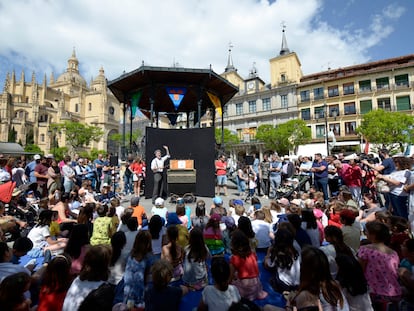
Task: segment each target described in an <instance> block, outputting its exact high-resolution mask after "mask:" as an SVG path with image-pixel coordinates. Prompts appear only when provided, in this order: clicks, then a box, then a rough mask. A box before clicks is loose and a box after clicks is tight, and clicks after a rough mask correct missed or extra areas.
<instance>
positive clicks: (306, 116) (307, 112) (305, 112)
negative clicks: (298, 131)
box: [300, 108, 311, 120]
mask: <svg viewBox="0 0 414 311" xmlns="http://www.w3.org/2000/svg"><path fill="white" fill-rule="evenodd" d="M300 112H301V114H302V120H310V119H311V115H310V108H306V109H302V110H301V111H300Z"/></svg>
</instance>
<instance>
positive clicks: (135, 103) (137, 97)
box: [131, 91, 142, 119]
mask: <svg viewBox="0 0 414 311" xmlns="http://www.w3.org/2000/svg"><path fill="white" fill-rule="evenodd" d="M141 95H142V91H138V92H136V93H134V94H132V96H131V118H132V119H133V118H134V117H135V115H136V113H137V110H138V105H139V101H140V100H141Z"/></svg>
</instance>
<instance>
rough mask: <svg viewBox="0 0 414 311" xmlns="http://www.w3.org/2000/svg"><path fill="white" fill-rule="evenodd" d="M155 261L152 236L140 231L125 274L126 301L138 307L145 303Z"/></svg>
mask: <svg viewBox="0 0 414 311" xmlns="http://www.w3.org/2000/svg"><path fill="white" fill-rule="evenodd" d="M154 261H155V258H154V255H153V254H152V246H151V234H150V233H149V232H148V231H139V232H138V234H137V236H136V237H135V242H134V245H133V247H132V250H131V254H130V256H128V259H127V264H126V267H125V274H124V282H125V285H124V301H125V302H128V301H133V303H134V306H136V307H138V306H141V305H142V304H143V303H144V289H145V285H146V284H147V283H148V281H149V280H150V277H151V273H150V272H151V266H152V265H153V263H154Z"/></svg>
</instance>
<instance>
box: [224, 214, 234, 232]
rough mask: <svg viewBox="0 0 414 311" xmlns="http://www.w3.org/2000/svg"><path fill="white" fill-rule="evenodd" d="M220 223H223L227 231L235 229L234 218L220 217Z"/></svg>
mask: <svg viewBox="0 0 414 311" xmlns="http://www.w3.org/2000/svg"><path fill="white" fill-rule="evenodd" d="M221 221H222V222H224V224H225V225H226V228H227V229H232V228H234V227H236V222H235V221H234V218H233V217H231V216H223V217H221Z"/></svg>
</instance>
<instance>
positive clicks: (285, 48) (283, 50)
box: [279, 22, 290, 55]
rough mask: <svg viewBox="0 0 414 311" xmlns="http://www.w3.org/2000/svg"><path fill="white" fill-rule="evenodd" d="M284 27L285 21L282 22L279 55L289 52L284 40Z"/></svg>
mask: <svg viewBox="0 0 414 311" xmlns="http://www.w3.org/2000/svg"><path fill="white" fill-rule="evenodd" d="M285 28H286V25H285V22H282V46H281V48H280V53H279V55H286V54H289V53H290V50H289V48H288V45H287V40H286V34H285Z"/></svg>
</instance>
